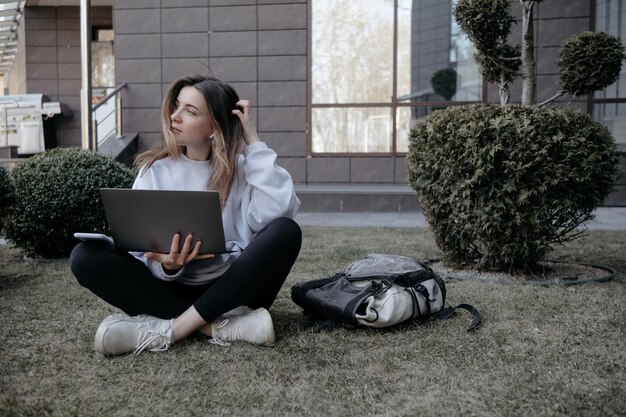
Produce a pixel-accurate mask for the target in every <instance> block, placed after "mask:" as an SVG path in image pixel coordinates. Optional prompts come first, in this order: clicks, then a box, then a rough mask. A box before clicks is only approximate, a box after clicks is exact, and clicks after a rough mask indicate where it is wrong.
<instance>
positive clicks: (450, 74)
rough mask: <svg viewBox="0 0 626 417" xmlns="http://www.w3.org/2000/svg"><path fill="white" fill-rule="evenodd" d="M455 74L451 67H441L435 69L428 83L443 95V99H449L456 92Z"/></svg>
mask: <svg viewBox="0 0 626 417" xmlns="http://www.w3.org/2000/svg"><path fill="white" fill-rule="evenodd" d="M456 81H457V74H456V71H455V70H454V69H452V68H442V69H440V70H439V71H436V72H435V73H434V74H433V76H432V78H431V79H430V85H431V86H432V87H433V91H434V92H435V93H437V94H439V95H440V96H441V97H443V99H444V100H450V99H451V98H452V96H454V95H455V94H456Z"/></svg>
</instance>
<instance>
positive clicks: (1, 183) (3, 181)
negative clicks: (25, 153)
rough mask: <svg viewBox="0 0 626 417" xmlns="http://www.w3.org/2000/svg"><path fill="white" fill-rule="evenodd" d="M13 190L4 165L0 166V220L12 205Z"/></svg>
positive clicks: (9, 176) (9, 175)
mask: <svg viewBox="0 0 626 417" xmlns="http://www.w3.org/2000/svg"><path fill="white" fill-rule="evenodd" d="M14 188H15V187H14V186H13V181H12V180H11V174H10V173H9V170H8V169H6V168H5V167H4V165H0V218H2V216H3V215H4V213H5V212H6V210H7V209H8V208H9V207H10V206H11V205H12V204H13V200H14V198H15V191H14Z"/></svg>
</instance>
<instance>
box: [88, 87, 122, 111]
mask: <svg viewBox="0 0 626 417" xmlns="http://www.w3.org/2000/svg"><path fill="white" fill-rule="evenodd" d="M127 85H128V84H127V83H123V84H120V85H118V86H117V87H115V89H113V91H111V92H110V93H109V94H107V95H106V96H104V97H103V98H102V100H100V101H99V102H97V103H96V104H94V105H93V106H91V111H92V112H93V111H96V110H97V109H98V108H99V107H100V106H102V105H103V104H104V103H106V102H107V101H109V99H110V98H111V97H113V96H114V95H116V94H117V93H119V92H120V91H122V90H123V89H125V88H126V86H127Z"/></svg>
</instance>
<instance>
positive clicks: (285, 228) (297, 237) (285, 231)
mask: <svg viewBox="0 0 626 417" xmlns="http://www.w3.org/2000/svg"><path fill="white" fill-rule="evenodd" d="M268 227H272V228H273V229H275V230H277V233H279V234H280V235H281V236H282V237H283V238H285V239H288V240H289V241H290V242H292V243H297V244H298V246H299V245H300V243H301V242H302V230H301V229H300V226H299V225H298V223H296V221H295V220H293V219H290V218H289V217H279V218H277V219H274V220H272V222H271V223H270V224H269V225H268Z"/></svg>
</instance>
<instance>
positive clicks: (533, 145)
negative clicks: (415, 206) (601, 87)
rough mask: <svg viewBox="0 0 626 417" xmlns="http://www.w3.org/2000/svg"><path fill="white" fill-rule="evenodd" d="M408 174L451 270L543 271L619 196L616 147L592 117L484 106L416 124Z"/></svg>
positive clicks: (569, 111) (557, 110)
mask: <svg viewBox="0 0 626 417" xmlns="http://www.w3.org/2000/svg"><path fill="white" fill-rule="evenodd" d="M407 168H408V173H409V181H410V184H411V186H412V187H413V188H414V189H415V190H416V192H417V194H418V197H419V200H420V202H421V205H422V208H423V210H424V213H425V215H426V217H427V218H428V221H429V223H430V227H431V229H432V231H433V233H434V235H435V239H436V242H437V245H438V246H439V247H440V249H441V250H442V251H443V254H444V260H445V261H446V262H447V263H448V264H452V265H456V266H459V267H463V266H467V267H475V268H478V269H497V270H504V271H508V272H513V271H529V270H534V269H535V268H536V267H537V262H538V261H540V260H541V259H543V257H544V256H545V254H546V253H547V252H548V251H549V250H550V249H551V246H552V245H554V244H556V243H560V242H564V241H567V240H570V239H573V238H574V237H576V236H577V235H578V234H580V233H581V232H582V231H583V229H582V228H581V227H580V226H581V224H582V223H583V222H585V221H588V220H590V219H592V218H593V216H594V215H593V211H594V209H595V208H596V207H598V206H599V205H600V204H601V203H602V202H603V201H604V199H605V198H606V196H607V195H608V194H609V192H610V191H611V190H612V189H613V186H614V184H615V180H616V178H617V175H618V159H617V151H616V146H615V142H614V140H613V138H612V136H611V134H610V132H609V130H608V129H607V128H605V127H604V126H602V125H601V124H599V123H597V122H595V121H593V120H592V119H591V117H590V116H589V115H587V114H585V113H581V112H579V111H576V110H572V109H563V108H543V107H541V108H539V107H531V106H520V105H508V106H496V105H489V104H478V105H471V106H457V107H450V108H448V109H446V110H442V111H438V112H435V113H433V114H431V115H430V116H428V117H426V118H424V119H422V120H421V121H420V122H418V123H417V124H416V125H415V127H414V128H413V130H412V131H411V135H410V143H409V153H408V156H407Z"/></svg>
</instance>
